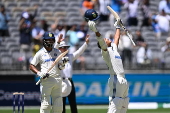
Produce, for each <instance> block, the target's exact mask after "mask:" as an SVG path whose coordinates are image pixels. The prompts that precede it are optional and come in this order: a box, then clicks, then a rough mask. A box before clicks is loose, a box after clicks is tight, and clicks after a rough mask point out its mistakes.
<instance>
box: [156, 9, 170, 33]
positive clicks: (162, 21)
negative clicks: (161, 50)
mask: <svg viewBox="0 0 170 113" xmlns="http://www.w3.org/2000/svg"><path fill="white" fill-rule="evenodd" d="M155 20H156V21H157V22H158V26H159V29H160V32H161V35H162V34H168V33H169V21H170V16H169V15H167V14H166V12H165V11H164V10H162V12H161V13H160V14H158V15H157V16H156V17H155Z"/></svg>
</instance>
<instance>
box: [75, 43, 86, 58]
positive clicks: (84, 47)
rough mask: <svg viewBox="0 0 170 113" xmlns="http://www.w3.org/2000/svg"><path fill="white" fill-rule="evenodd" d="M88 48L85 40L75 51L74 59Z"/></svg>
mask: <svg viewBox="0 0 170 113" xmlns="http://www.w3.org/2000/svg"><path fill="white" fill-rule="evenodd" d="M86 48H87V43H86V42H84V44H83V45H82V46H81V47H80V48H79V49H78V50H77V51H76V52H74V53H73V61H74V60H75V59H77V58H78V57H79V56H80V55H81V54H83V52H84V51H85V49H86Z"/></svg>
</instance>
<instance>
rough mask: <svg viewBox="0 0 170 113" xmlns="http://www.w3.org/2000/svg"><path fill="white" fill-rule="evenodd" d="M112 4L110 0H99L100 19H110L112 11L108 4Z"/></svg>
mask: <svg viewBox="0 0 170 113" xmlns="http://www.w3.org/2000/svg"><path fill="white" fill-rule="evenodd" d="M110 4H111V1H110V0H99V15H100V21H108V20H109V15H110V12H109V10H108V9H107V6H108V5H110Z"/></svg>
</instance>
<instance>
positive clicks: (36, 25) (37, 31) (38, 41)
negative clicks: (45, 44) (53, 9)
mask: <svg viewBox="0 0 170 113" xmlns="http://www.w3.org/2000/svg"><path fill="white" fill-rule="evenodd" d="M44 32H45V31H44V30H43V29H42V28H41V21H38V22H33V24H32V31H31V34H32V38H33V55H35V53H37V52H38V51H39V49H40V48H41V45H42V36H43V35H44Z"/></svg>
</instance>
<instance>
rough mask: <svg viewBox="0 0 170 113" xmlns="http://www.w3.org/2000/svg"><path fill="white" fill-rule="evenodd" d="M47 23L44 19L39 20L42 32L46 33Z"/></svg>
mask: <svg viewBox="0 0 170 113" xmlns="http://www.w3.org/2000/svg"><path fill="white" fill-rule="evenodd" d="M48 27H49V25H48V23H47V21H46V20H45V19H41V28H42V29H43V30H44V31H48Z"/></svg>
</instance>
